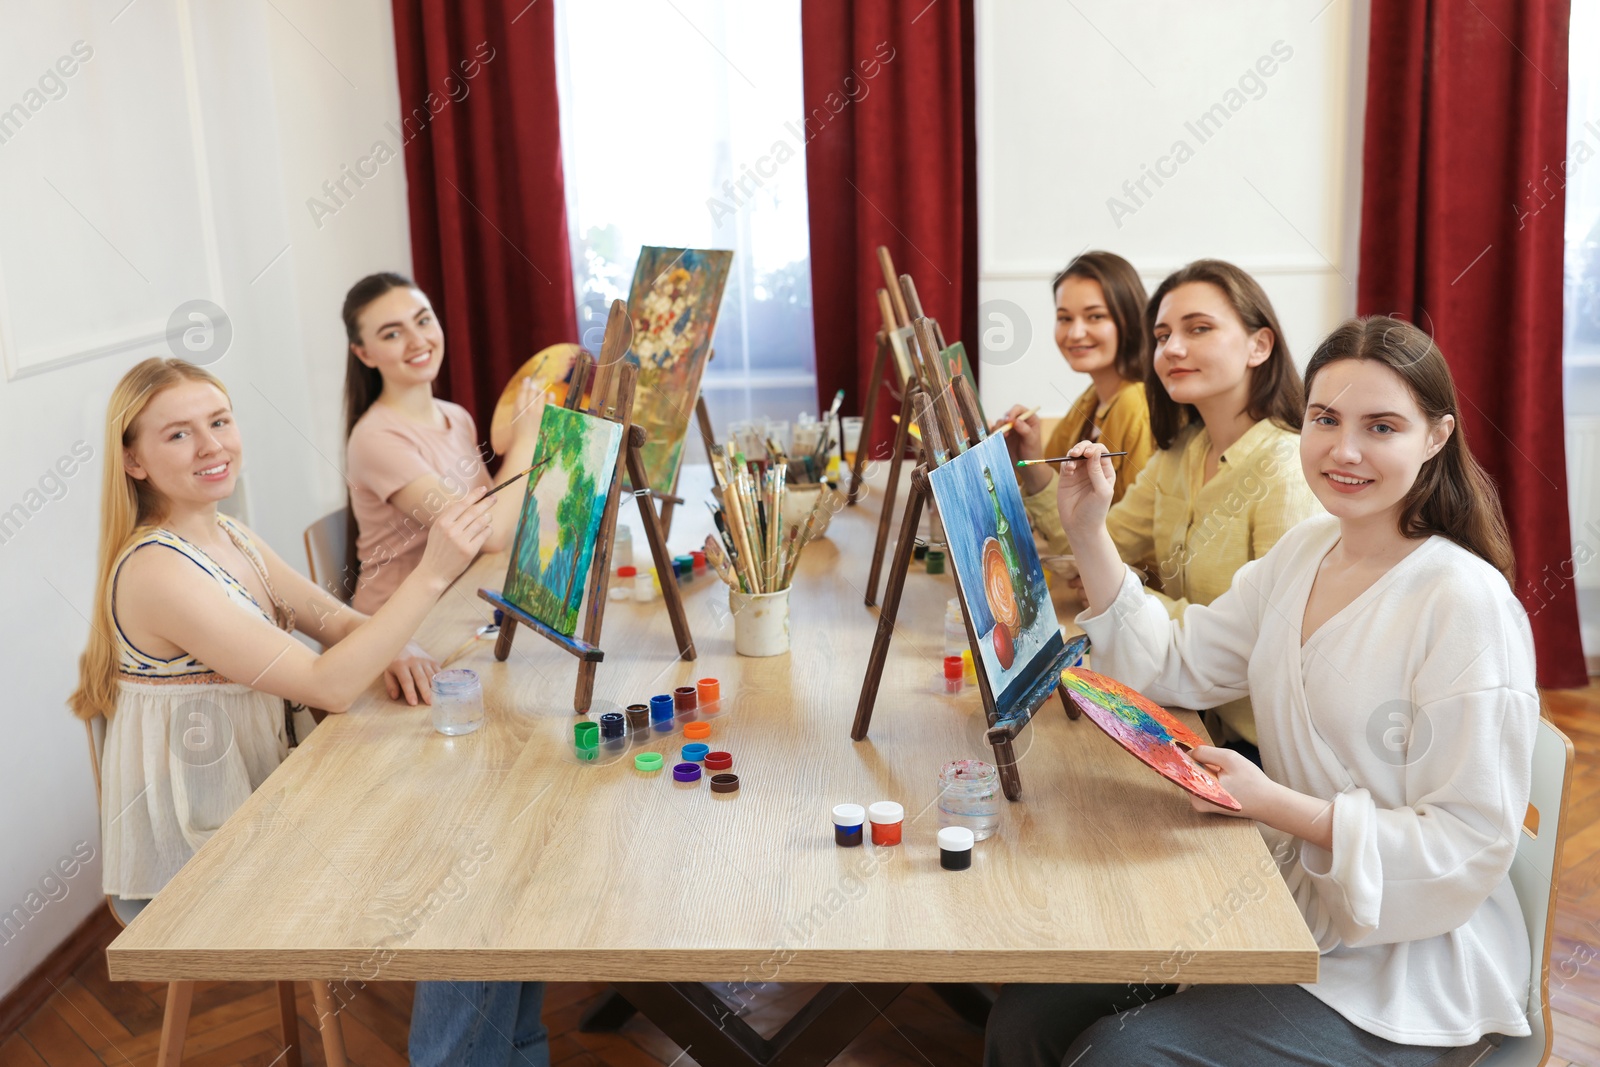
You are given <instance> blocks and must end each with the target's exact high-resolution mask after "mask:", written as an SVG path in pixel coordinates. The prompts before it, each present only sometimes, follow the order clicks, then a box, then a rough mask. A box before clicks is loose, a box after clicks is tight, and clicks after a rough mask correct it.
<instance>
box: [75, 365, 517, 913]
mask: <svg viewBox="0 0 1600 1067" xmlns="http://www.w3.org/2000/svg"><path fill="white" fill-rule="evenodd" d="M108 416H109V417H108V419H107V425H106V449H105V452H104V453H103V454H104V455H105V457H106V470H105V475H104V478H103V483H102V484H103V495H102V501H103V503H102V511H101V520H100V558H99V573H98V579H97V581H96V586H95V601H94V614H93V617H92V619H91V626H90V634H89V645H88V648H87V649H86V650H85V651H84V654H83V658H82V660H81V662H80V679H79V686H78V689H77V691H76V692H74V693H73V694H72V698H71V707H72V710H73V712H74V713H75V714H76V715H77V716H78V717H79V718H81V719H85V720H88V719H93V718H95V717H96V716H104V717H105V718H106V719H107V724H106V737H105V750H104V754H103V757H102V761H101V794H102V797H101V800H102V810H101V836H102V840H103V842H104V857H105V859H104V868H103V871H104V873H103V881H104V886H105V891H106V892H107V893H110V894H113V895H115V896H120V897H125V898H129V899H148V898H150V897H153V896H155V894H156V893H157V891H159V890H160V889H161V887H162V886H164V885H166V883H167V881H168V880H169V879H170V878H171V877H172V876H173V875H174V874H176V873H177V871H178V869H179V868H180V867H181V866H183V864H184V862H185V861H187V860H188V858H189V857H190V856H191V855H193V854H194V852H195V850H196V849H198V848H199V847H200V846H201V845H203V844H204V843H205V842H206V841H207V840H208V839H209V838H210V836H211V835H212V834H213V833H215V832H216V830H217V828H218V827H219V826H221V824H222V822H223V820H225V819H226V818H227V817H228V816H229V815H230V814H232V813H233V811H234V810H235V809H237V808H238V806H239V805H240V804H242V803H243V802H244V799H245V798H246V797H247V796H249V795H250V792H251V791H252V790H253V789H255V788H256V787H257V786H259V785H260V784H261V782H262V781H263V780H264V779H265V778H266V777H267V775H269V774H270V773H271V772H272V771H273V769H274V768H276V767H277V765H278V764H279V763H281V762H282V761H283V758H284V756H285V754H286V749H285V747H284V739H283V720H284V710H283V700H284V698H289V699H291V700H295V701H299V702H303V703H307V704H313V705H315V706H317V707H320V708H326V709H327V710H329V711H344V710H346V709H347V708H349V706H350V705H351V703H352V702H353V701H354V700H355V699H356V697H357V696H359V695H360V694H361V693H362V692H363V691H364V690H365V689H366V688H367V687H368V686H370V685H371V684H372V683H373V682H374V681H376V680H377V678H378V677H379V675H384V676H385V677H386V682H387V685H388V688H389V693H390V695H391V696H392V697H398V696H399V695H400V694H401V692H402V691H403V690H404V691H407V692H409V693H410V694H411V695H412V699H413V701H414V700H415V699H416V696H415V694H416V692H417V691H418V689H420V690H421V691H422V692H423V693H426V690H427V678H426V676H425V674H423V673H420V672H425V671H426V670H427V669H428V668H427V665H428V664H431V663H432V660H431V658H430V657H429V656H428V655H427V653H426V652H424V651H423V650H422V649H420V648H418V647H417V646H416V645H414V644H411V643H410V638H411V634H412V633H413V632H414V631H415V630H416V628H417V626H418V625H419V624H420V623H421V622H422V620H423V618H424V616H426V614H427V612H428V610H429V609H430V608H431V607H433V605H434V603H435V602H436V601H437V600H438V598H439V596H440V595H441V594H442V593H443V592H444V590H445V589H446V588H447V587H448V585H449V584H450V582H451V581H453V580H454V579H455V577H456V576H457V575H458V574H460V573H461V571H462V570H463V569H464V568H465V567H466V565H467V564H468V563H469V562H471V560H472V558H473V557H474V556H475V555H476V554H477V551H478V549H479V547H480V546H481V545H482V544H483V542H484V539H485V538H487V537H488V535H489V517H488V514H487V511H488V504H487V503H483V502H481V490H479V491H476V492H474V493H473V494H470V495H469V496H468V497H467V499H466V500H463V501H462V502H460V503H459V504H456V505H452V506H451V507H450V508H447V509H446V510H445V512H444V513H443V514H442V515H441V517H440V520H436V521H435V522H434V524H433V527H432V528H431V530H430V531H429V535H428V547H427V550H426V552H425V553H424V556H423V560H422V563H421V564H420V565H419V566H418V568H417V569H416V570H415V571H414V572H413V573H412V574H411V576H410V577H408V578H407V579H406V581H405V582H404V583H402V584H401V587H400V589H399V590H398V591H397V592H396V593H395V595H394V596H393V597H392V598H391V599H390V600H389V602H388V603H387V604H386V605H384V607H383V608H382V609H381V610H380V611H378V612H377V613H376V614H374V615H372V616H371V617H368V616H365V615H362V614H360V613H359V612H355V611H353V610H351V609H350V608H348V607H345V606H344V605H342V604H340V603H339V602H338V601H336V600H334V599H333V598H332V597H331V596H329V595H328V594H327V593H325V592H323V591H321V590H319V589H318V588H317V587H316V586H314V585H312V584H311V582H310V581H309V580H308V579H306V578H305V577H303V576H302V575H300V574H299V573H298V572H296V571H295V570H294V569H293V568H292V567H290V566H288V565H287V564H286V563H284V562H283V560H282V559H280V558H279V557H278V555H277V553H275V552H273V551H272V549H271V548H269V547H267V545H266V543H265V542H263V541H261V540H260V538H257V537H255V536H254V535H253V534H251V533H250V531H249V530H247V529H245V527H244V526H243V525H242V524H240V523H238V522H236V521H234V520H233V519H230V518H228V517H227V516H225V515H222V514H220V513H219V512H218V511H217V504H218V502H219V501H222V500H224V499H226V498H227V497H228V496H229V495H231V494H232V492H233V490H234V486H235V485H236V484H237V481H238V477H239V464H240V461H241V458H242V452H243V449H242V446H241V442H240V438H239V431H238V427H237V425H236V424H235V422H234V419H233V408H232V404H231V403H230V401H229V399H228V394H227V390H226V389H224V388H223V386H222V383H221V382H220V381H218V380H217V379H216V378H215V377H214V376H213V375H211V374H210V373H209V372H208V371H206V370H204V369H202V368H200V367H196V366H194V365H192V364H189V363H185V362H184V361H182V360H177V359H166V360H163V359H148V360H145V361H144V362H143V363H140V364H139V365H138V366H136V367H134V368H133V369H132V370H130V371H129V372H128V373H127V374H126V375H124V376H123V378H122V381H121V382H119V383H118V385H117V388H116V389H115V390H114V391H113V392H112V394H111V404H110V407H109V409H108ZM441 520H442V521H441ZM294 629H298V630H299V631H300V632H302V633H304V634H306V635H308V636H310V637H312V638H313V639H315V640H317V641H319V642H321V643H322V644H324V645H325V646H328V647H327V651H325V652H323V653H322V654H321V655H318V654H317V653H315V652H313V651H312V650H311V649H309V648H307V647H306V646H305V645H304V644H301V643H300V642H299V641H297V640H295V638H294V637H293V636H292V635H291V634H290V633H289V632H287V631H289V630H294Z"/></svg>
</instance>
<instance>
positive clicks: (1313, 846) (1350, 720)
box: [988, 317, 1539, 1067]
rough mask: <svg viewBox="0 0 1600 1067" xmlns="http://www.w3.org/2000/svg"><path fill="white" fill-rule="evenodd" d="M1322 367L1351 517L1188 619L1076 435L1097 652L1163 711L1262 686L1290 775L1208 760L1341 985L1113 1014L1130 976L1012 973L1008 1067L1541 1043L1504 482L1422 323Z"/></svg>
mask: <svg viewBox="0 0 1600 1067" xmlns="http://www.w3.org/2000/svg"><path fill="white" fill-rule="evenodd" d="M1306 379H1307V386H1308V389H1309V394H1310V397H1309V401H1310V402H1309V404H1308V406H1307V410H1306V419H1307V425H1306V428H1305V431H1304V434H1303V435H1302V437H1301V440H1300V464H1301V471H1302V473H1303V475H1304V478H1305V480H1306V482H1307V483H1308V484H1309V485H1310V487H1311V490H1312V491H1313V492H1315V493H1316V495H1317V498H1318V499H1319V500H1320V501H1321V503H1322V504H1323V506H1324V507H1325V508H1326V509H1327V511H1328V512H1329V514H1328V515H1326V516H1320V517H1317V518H1314V519H1311V520H1308V521H1306V522H1304V523H1301V524H1300V525H1299V526H1297V527H1295V529H1293V530H1291V531H1290V532H1289V533H1288V534H1287V535H1285V536H1284V537H1283V538H1282V540H1280V541H1279V542H1278V544H1277V545H1276V546H1274V547H1273V549H1272V550H1271V551H1270V552H1268V553H1267V554H1266V555H1265V557H1263V558H1262V559H1260V560H1257V561H1254V562H1252V563H1249V564H1247V565H1246V566H1244V567H1243V568H1241V569H1240V570H1239V573H1238V574H1237V575H1236V576H1235V578H1234V580H1233V583H1232V585H1231V587H1230V588H1229V590H1228V591H1227V592H1226V593H1224V594H1223V595H1221V596H1219V597H1218V598H1216V600H1215V601H1213V602H1212V603H1211V604H1210V605H1193V606H1191V607H1190V608H1189V610H1188V613H1187V614H1186V615H1185V618H1184V620H1183V622H1182V624H1181V625H1180V624H1179V623H1177V622H1174V621H1173V620H1171V619H1170V618H1168V617H1167V615H1166V613H1165V612H1163V611H1162V610H1161V609H1160V607H1159V605H1157V604H1155V603H1154V602H1153V601H1152V600H1151V599H1150V598H1148V597H1146V596H1145V595H1144V594H1143V592H1142V591H1141V589H1140V586H1139V582H1138V579H1137V578H1136V577H1135V576H1134V575H1133V573H1132V572H1131V571H1130V570H1129V569H1128V568H1127V567H1126V566H1125V565H1124V564H1123V563H1122V562H1121V560H1119V559H1118V557H1117V550H1116V546H1115V544H1114V543H1113V542H1112V540H1111V537H1110V536H1109V534H1108V533H1107V532H1106V527H1105V519H1106V514H1107V511H1108V509H1109V504H1110V499H1111V479H1112V477H1113V470H1112V467H1111V464H1110V462H1109V461H1107V460H1105V459H1104V458H1103V457H1102V453H1103V452H1104V448H1103V447H1102V446H1100V445H1096V444H1093V443H1091V442H1083V443H1080V444H1078V445H1075V446H1074V447H1073V448H1072V449H1071V450H1070V451H1069V453H1068V454H1069V456H1071V457H1073V458H1072V459H1070V460H1069V461H1067V462H1066V463H1064V464H1063V465H1062V466H1063V470H1062V476H1061V483H1060V489H1059V494H1058V502H1059V510H1060V517H1061V522H1062V525H1063V527H1064V528H1065V529H1066V530H1067V532H1068V534H1069V535H1070V536H1071V537H1072V542H1073V545H1074V546H1075V547H1076V549H1077V557H1078V564H1079V567H1080V569H1081V571H1082V574H1083V583H1084V590H1085V592H1086V593H1087V595H1088V600H1089V609H1088V611H1087V612H1085V613H1084V614H1083V615H1081V616H1079V619H1078V621H1079V623H1080V624H1081V625H1082V626H1083V628H1084V629H1085V630H1086V631H1087V632H1088V633H1089V635H1090V637H1091V639H1092V640H1093V642H1094V646H1093V647H1094V655H1095V661H1096V662H1095V666H1096V669H1097V670H1099V671H1100V672H1102V673H1104V674H1107V675H1110V676H1112V677H1114V678H1116V679H1117V680H1119V681H1121V682H1123V683H1125V684H1127V685H1129V686H1131V687H1133V688H1135V689H1139V690H1142V691H1143V692H1144V693H1145V694H1146V695H1147V696H1149V697H1150V698H1151V699H1153V700H1155V701H1157V702H1158V703H1161V704H1171V705H1178V706H1185V707H1203V706H1206V705H1207V704H1214V703H1217V702H1219V701H1222V700H1227V699H1230V698H1232V697H1235V696H1239V695H1242V694H1244V693H1249V694H1250V695H1251V697H1252V698H1253V700H1254V703H1255V707H1256V709H1257V727H1258V729H1259V730H1260V737H1261V755H1262V759H1263V763H1264V765H1265V770H1263V769H1261V768H1258V767H1256V766H1255V765H1253V764H1251V763H1250V762H1249V761H1248V760H1246V759H1244V758H1243V757H1241V756H1239V755H1238V754H1237V753H1234V752H1230V751H1227V750H1225V749H1220V748H1212V747H1208V746H1202V747H1199V748H1197V749H1195V751H1194V756H1195V758H1196V759H1197V760H1199V761H1200V762H1201V763H1203V764H1205V765H1207V766H1208V767H1210V768H1211V769H1212V771H1213V772H1214V773H1215V774H1216V776H1217V777H1218V779H1219V780H1220V782H1221V784H1222V786H1223V787H1224V788H1225V789H1227V790H1228V792H1229V793H1231V794H1232V796H1233V797H1234V798H1235V799H1236V800H1237V801H1238V802H1239V804H1240V806H1241V810H1240V811H1239V812H1237V813H1234V814H1238V815H1239V816H1242V817H1244V818H1249V819H1253V820H1255V821H1256V822H1257V823H1258V824H1259V825H1260V826H1261V828H1262V833H1263V834H1264V836H1266V838H1267V840H1268V844H1269V846H1271V847H1272V848H1273V853H1274V855H1275V856H1277V857H1279V869H1280V872H1281V874H1282V875H1283V877H1284V880H1285V881H1286V882H1287V884H1288V887H1289V889H1290V891H1291V893H1292V894H1293V896H1294V899H1295V901H1296V902H1297V903H1298V904H1299V906H1300V910H1301V912H1302V914H1303V915H1304V916H1305V919H1306V923H1307V925H1308V926H1309V927H1310V929H1311V932H1312V934H1313V936H1314V937H1315V938H1316V940H1317V943H1318V945H1319V946H1320V948H1321V950H1322V959H1321V972H1320V979H1319V981H1317V982H1316V983H1314V984H1310V985H1304V986H1248V985H1246V986H1196V987H1194V988H1191V989H1189V990H1187V991H1185V992H1183V993H1178V994H1177V995H1171V996H1161V995H1159V994H1160V991H1151V992H1156V993H1157V999H1154V1000H1150V1001H1149V1003H1145V1004H1142V1005H1139V1006H1137V1013H1136V1014H1134V1013H1128V1014H1124V1015H1122V1016H1110V1015H1108V1013H1109V1012H1111V1011H1114V1010H1118V1009H1120V1008H1123V1007H1127V1006H1130V1005H1129V1004H1128V1002H1127V1000H1123V1001H1121V1002H1120V1003H1119V1002H1118V998H1119V997H1124V998H1125V997H1126V996H1127V994H1128V990H1127V989H1125V988H1122V987H1091V986H1077V987H1074V986H1008V987H1007V988H1006V990H1005V991H1004V992H1003V993H1002V995H1001V997H1000V1000H999V1002H998V1004H997V1005H996V1007H995V1011H994V1013H993V1014H992V1015H991V1016H990V1024H989V1034H990V1037H989V1050H988V1062H990V1063H991V1064H996V1065H1000V1064H1023V1063H1027V1064H1050V1065H1051V1067H1055V1065H1057V1064H1067V1063H1071V1064H1075V1065H1077V1067H1094V1065H1099V1064H1128V1063H1138V1064H1145V1065H1157V1064H1178V1063H1184V1064H1228V1065H1230V1067H1241V1065H1252V1064H1257V1063H1261V1064H1265V1063H1280V1062H1288V1061H1292V1062H1295V1063H1306V1064H1322V1063H1328V1064H1333V1063H1340V1064H1344V1063H1355V1062H1360V1063H1381V1064H1396V1065H1412V1064H1415V1065H1419V1067H1420V1065H1422V1064H1446V1063H1457V1062H1460V1063H1463V1064H1467V1063H1475V1062H1477V1057H1479V1056H1481V1055H1482V1054H1483V1053H1484V1052H1485V1051H1486V1050H1487V1049H1489V1048H1490V1047H1491V1046H1492V1045H1493V1044H1495V1043H1497V1035H1503V1034H1510V1035H1525V1034H1527V1033H1528V1032H1529V1028H1528V1024H1527V1019H1526V1009H1527V990H1528V983H1529V978H1530V949H1529V944H1528V936H1527V931H1526V928H1525V926H1524V924H1523V919H1522V913H1521V911H1520V909H1519V907H1518V904H1517V899H1516V895H1515V893H1514V891H1513V890H1512V887H1511V883H1510V881H1509V880H1508V877H1507V872H1508V871H1509V869H1510V866H1511V861H1512V858H1513V856H1514V855H1515V849H1516V841H1517V835H1518V832H1519V829H1520V826H1521V822H1522V817H1523V813H1524V812H1525V811H1526V809H1527V801H1528V785H1529V779H1530V777H1531V773H1532V753H1533V743H1534V737H1535V732H1536V730H1537V723H1538V716H1539V700H1538V695H1537V693H1536V691H1535V688H1534V657H1533V640H1532V636H1531V632H1530V630H1529V628H1528V624H1527V618H1526V616H1525V614H1524V613H1523V611H1522V608H1521V606H1520V605H1519V604H1518V602H1517V600H1516V598H1515V597H1514V596H1513V595H1512V591H1511V588H1510V585H1509V583H1510V580H1511V573H1512V560H1511V549H1510V542H1509V539H1508V537H1507V534H1506V528H1505V522H1504V519H1503V517H1502V516H1501V513H1500V506H1499V502H1498V499H1497V498H1496V495H1495V491H1494V488H1493V486H1492V484H1491V483H1490V482H1489V480H1488V478H1487V477H1486V476H1485V475H1484V473H1483V471H1482V469H1481V468H1480V467H1479V466H1478V465H1477V463H1476V462H1474V461H1473V459H1472V456H1471V454H1470V453H1469V452H1468V451H1467V446H1466V443H1465V441H1464V440H1463V438H1462V433H1461V428H1460V426H1459V424H1458V419H1459V412H1458V408H1457V404H1456V394H1455V386H1454V384H1453V382H1452V381H1451V378H1450V372H1449V369H1448V367H1447V366H1446V364H1445V361H1444V357H1443V356H1442V355H1441V354H1440V352H1439V349H1438V348H1437V346H1435V345H1434V343H1433V342H1432V340H1431V339H1430V338H1428V337H1427V336H1426V335H1425V334H1423V333H1422V332H1421V331H1420V330H1418V329H1417V328H1416V327H1414V326H1412V325H1411V324H1410V323H1406V322H1401V321H1399V320H1396V319H1391V318H1383V317H1379V318H1370V319H1360V320H1355V321H1352V322H1348V323H1346V324H1345V325H1343V326H1341V327H1340V328H1339V329H1337V330H1335V331H1334V332H1333V334H1332V335H1330V336H1329V337H1328V339H1327V340H1325V341H1324V342H1323V343H1322V345H1321V346H1320V347H1319V348H1318V350H1317V353H1316V355H1315V356H1314V357H1313V358H1312V360H1311V363H1310V366H1309V367H1308V368H1307V371H1306ZM1397 723H1398V724H1403V725H1404V727H1405V728H1406V729H1407V730H1408V731H1409V733H1408V734H1407V736H1406V737H1405V743H1404V745H1403V746H1402V747H1400V748H1398V749H1397V748H1396V747H1395V745H1394V743H1393V739H1392V734H1393V730H1394V727H1395V725H1396V724H1397ZM1193 803H1194V804H1195V806H1196V808H1197V809H1199V810H1202V811H1211V812H1222V811H1223V809H1221V808H1215V807H1212V806H1211V805H1209V804H1207V803H1206V802H1204V801H1200V800H1195V801H1193ZM1163 977H1165V976H1163ZM1141 999H1148V997H1145V998H1141ZM1263 1001H1266V1003H1263ZM1101 1016H1104V1017H1102V1018H1100V1019H1099V1021H1096V1022H1092V1025H1090V1023H1091V1021H1092V1020H1094V1019H1095V1018H1096V1017H1101ZM1085 1027H1087V1028H1086V1029H1085Z"/></svg>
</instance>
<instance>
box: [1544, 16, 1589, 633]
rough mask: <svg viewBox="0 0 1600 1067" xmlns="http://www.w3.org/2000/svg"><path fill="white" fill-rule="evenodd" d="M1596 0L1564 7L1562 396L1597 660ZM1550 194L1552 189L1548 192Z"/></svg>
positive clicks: (1576, 548)
mask: <svg viewBox="0 0 1600 1067" xmlns="http://www.w3.org/2000/svg"><path fill="white" fill-rule="evenodd" d="M1597 39H1600V0H1572V35H1571V37H1570V39H1569V40H1570V44H1569V46H1568V47H1569V48H1570V52H1569V55H1568V64H1567V78H1568V84H1567V93H1568V97H1567V162H1566V167H1565V169H1564V171H1563V172H1562V174H1561V176H1560V177H1561V180H1562V181H1564V182H1565V184H1566V194H1567V196H1566V200H1567V215H1566V227H1565V237H1566V262H1565V269H1564V270H1563V272H1562V273H1563V281H1564V286H1565V290H1564V293H1563V305H1564V309H1565V321H1564V323H1563V326H1564V331H1563V332H1564V334H1565V348H1564V350H1563V357H1562V362H1563V364H1564V367H1563V375H1562V376H1563V378H1564V379H1565V380H1564V381H1563V383H1562V387H1563V388H1562V393H1563V396H1564V397H1565V401H1566V409H1567V412H1566V415H1567V424H1566V429H1567V432H1566V438H1567V442H1566V443H1567V492H1568V501H1569V508H1570V511H1571V518H1572V545H1573V559H1574V560H1575V561H1576V562H1577V568H1576V570H1577V594H1578V618H1579V621H1580V623H1581V625H1582V630H1583V651H1584V654H1585V655H1586V656H1588V657H1590V661H1591V662H1593V661H1594V659H1595V658H1596V657H1600V554H1597V553H1600V64H1596V63H1595V62H1594V56H1593V54H1592V48H1593V42H1594V41H1595V40H1597ZM1553 188H1559V186H1554V187H1553Z"/></svg>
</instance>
